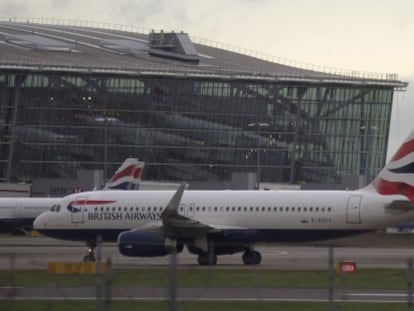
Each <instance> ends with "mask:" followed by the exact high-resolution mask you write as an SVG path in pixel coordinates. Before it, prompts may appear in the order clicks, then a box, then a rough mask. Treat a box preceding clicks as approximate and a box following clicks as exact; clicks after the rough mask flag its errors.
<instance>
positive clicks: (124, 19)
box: [0, 0, 414, 157]
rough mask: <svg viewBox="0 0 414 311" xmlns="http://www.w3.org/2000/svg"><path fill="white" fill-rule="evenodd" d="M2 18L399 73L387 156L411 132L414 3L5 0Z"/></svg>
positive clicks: (1, 4)
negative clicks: (132, 29)
mask: <svg viewBox="0 0 414 311" xmlns="http://www.w3.org/2000/svg"><path fill="white" fill-rule="evenodd" d="M0 12H1V15H2V16H3V17H31V18H55V19H56V18H64V19H71V20H85V21H96V22H108V23H113V24H122V25H130V26H139V27H146V28H149V29H155V30H160V29H163V30H164V31H172V30H173V31H184V32H187V33H189V34H190V36H194V37H198V38H205V39H209V40H213V41H217V42H222V43H227V44H232V45H235V46H239V47H242V48H246V49H250V50H256V51H258V52H261V53H265V54H269V55H272V56H275V57H280V58H285V59H290V60H294V61H298V62H302V63H308V64H313V65H317V66H326V67H332V68H340V69H345V70H356V71H362V72H374V73H395V74H398V78H399V80H401V81H405V82H408V83H409V86H408V88H407V89H406V91H405V92H397V93H395V96H394V103H393V114H392V118H391V129H390V137H389V148H388V157H390V156H392V154H393V153H394V152H395V150H396V148H398V146H399V145H400V144H401V142H403V141H404V139H405V137H406V136H407V135H408V134H409V133H410V132H411V130H413V129H414V122H413V120H412V117H413V116H414V17H413V15H414V13H413V12H414V0H393V1H391V0H363V1H361V0H347V1H343V0H312V1H310V0H226V1H224V0H209V1H202V0H0Z"/></svg>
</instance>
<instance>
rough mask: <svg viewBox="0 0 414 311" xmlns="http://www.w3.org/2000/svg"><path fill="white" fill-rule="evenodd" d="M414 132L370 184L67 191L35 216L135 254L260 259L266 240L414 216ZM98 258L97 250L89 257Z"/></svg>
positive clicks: (341, 231)
mask: <svg viewBox="0 0 414 311" xmlns="http://www.w3.org/2000/svg"><path fill="white" fill-rule="evenodd" d="M413 165H414V131H413V132H412V133H411V134H410V135H409V137H408V138H407V140H406V141H405V142H404V143H403V144H402V146H401V147H400V148H399V150H398V151H397V153H396V154H395V155H394V157H393V158H392V159H391V161H390V162H389V163H388V164H387V165H386V166H385V167H384V168H383V169H382V170H381V172H380V173H379V175H378V176H377V177H376V178H375V180H374V181H373V182H372V183H371V184H369V185H368V186H366V187H364V188H361V189H358V190H354V191H349V190H344V191H336V190H329V191H315V190H308V191H305V190H276V191H266V190H245V191H243V190H241V191H231V190H219V191H212V190H186V186H187V185H186V184H185V183H183V184H181V185H180V187H179V188H178V189H177V190H176V191H167V190H165V191H110V190H108V191H99V192H84V193H80V194H73V195H69V196H67V197H64V198H63V199H62V200H61V201H60V202H59V204H58V206H59V208H58V209H55V210H54V211H53V210H51V211H49V212H45V213H43V214H41V215H40V216H39V217H37V218H36V220H35V222H34V227H35V229H36V230H38V231H39V232H40V233H42V234H44V235H46V236H50V237H53V238H57V239H66V240H78V241H85V242H86V244H87V246H89V247H90V248H93V247H94V246H96V240H97V237H100V238H101V239H102V241H103V242H105V241H116V242H117V244H118V249H119V251H120V253H121V254H123V255H125V256H131V257H155V256H166V255H169V254H172V253H177V252H180V251H182V250H183V247H184V246H186V247H187V249H188V250H189V252H190V253H192V254H194V255H197V256H198V263H199V264H200V265H215V264H216V263H217V256H219V255H226V254H233V253H238V252H242V253H243V255H242V261H243V263H244V264H246V265H257V264H260V262H261V260H262V256H261V254H260V252H258V251H257V250H255V249H254V245H255V244H256V243H263V242H304V241H317V240H323V239H332V238H339V237H345V236H350V235H355V234H359V233H363V232H368V231H376V230H380V229H385V228H387V227H390V226H395V225H397V224H401V223H404V222H410V221H414V172H413V170H412V167H413ZM84 260H85V261H94V260H95V259H94V256H93V251H92V252H90V253H89V255H87V256H85V257H84Z"/></svg>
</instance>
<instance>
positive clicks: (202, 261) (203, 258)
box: [197, 253, 217, 266]
mask: <svg viewBox="0 0 414 311" xmlns="http://www.w3.org/2000/svg"><path fill="white" fill-rule="evenodd" d="M197 259H198V264H199V265H200V266H214V265H216V264H217V256H216V255H211V254H208V253H203V254H200V255H198V258H197Z"/></svg>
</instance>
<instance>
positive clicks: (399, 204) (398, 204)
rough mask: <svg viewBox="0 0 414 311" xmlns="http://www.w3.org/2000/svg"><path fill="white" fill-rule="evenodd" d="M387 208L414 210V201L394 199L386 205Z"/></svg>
mask: <svg viewBox="0 0 414 311" xmlns="http://www.w3.org/2000/svg"><path fill="white" fill-rule="evenodd" d="M385 208H386V209H388V210H394V211H407V212H408V211H413V210H414V202H411V201H404V200H395V201H392V202H391V203H390V204H388V205H387V206H386V207H385Z"/></svg>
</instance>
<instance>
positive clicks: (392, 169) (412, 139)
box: [371, 131, 414, 202]
mask: <svg viewBox="0 0 414 311" xmlns="http://www.w3.org/2000/svg"><path fill="white" fill-rule="evenodd" d="M371 186H373V187H374V188H375V190H376V191H377V192H378V193H380V194H383V195H393V194H400V195H403V196H406V197H407V198H408V199H409V200H410V201H411V202H414V131H413V132H411V134H410V135H409V136H408V137H407V139H406V140H405V141H404V143H403V144H402V145H401V146H400V148H399V149H398V151H397V152H396V153H395V155H394V156H393V157H392V159H391V160H390V161H389V162H388V164H387V165H386V166H385V167H384V168H383V169H382V171H381V172H380V173H379V174H378V176H377V177H376V178H375V180H374V181H373V182H372V184H371Z"/></svg>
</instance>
